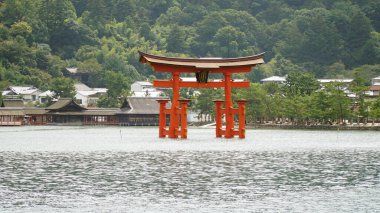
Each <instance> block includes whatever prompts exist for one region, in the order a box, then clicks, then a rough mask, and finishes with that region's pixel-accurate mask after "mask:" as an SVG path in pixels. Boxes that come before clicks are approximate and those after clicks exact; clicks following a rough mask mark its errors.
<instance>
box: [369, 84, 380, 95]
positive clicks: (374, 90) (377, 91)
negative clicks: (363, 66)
mask: <svg viewBox="0 0 380 213" xmlns="http://www.w3.org/2000/svg"><path fill="white" fill-rule="evenodd" d="M366 95H368V96H372V97H377V96H380V85H372V86H370V87H369V89H368V91H367V92H366Z"/></svg>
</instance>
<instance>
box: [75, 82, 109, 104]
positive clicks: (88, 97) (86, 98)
mask: <svg viewBox="0 0 380 213" xmlns="http://www.w3.org/2000/svg"><path fill="white" fill-rule="evenodd" d="M74 87H75V90H76V94H75V99H76V100H77V103H78V104H80V105H81V106H83V107H96V103H97V102H98V100H99V98H100V96H102V95H105V94H106V93H107V88H90V87H88V86H87V85H85V84H83V83H75V84H74Z"/></svg>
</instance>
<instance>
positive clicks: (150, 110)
mask: <svg viewBox="0 0 380 213" xmlns="http://www.w3.org/2000/svg"><path fill="white" fill-rule="evenodd" d="M159 99H163V98H160V97H128V99H127V101H128V105H129V107H130V109H127V110H126V111H125V110H123V109H121V111H120V112H119V113H121V114H124V113H126V114H159V111H160V105H159V104H158V102H157V100H159ZM168 105H169V104H168ZM129 107H128V108H129ZM168 107H169V106H167V108H168Z"/></svg>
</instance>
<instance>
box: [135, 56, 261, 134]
mask: <svg viewBox="0 0 380 213" xmlns="http://www.w3.org/2000/svg"><path fill="white" fill-rule="evenodd" d="M139 53H140V62H141V63H146V64H148V65H150V66H151V67H152V68H153V70H154V71H157V72H170V73H171V74H172V78H171V79H170V80H155V81H154V82H153V85H154V86H155V87H160V88H172V89H173V97H172V106H171V108H170V109H166V107H165V106H166V103H167V102H168V100H159V103H160V130H159V137H161V138H163V137H166V136H168V137H169V138H179V137H180V138H187V118H186V117H187V113H186V111H187V104H188V103H189V100H181V99H180V88H183V87H190V88H224V96H225V100H224V101H215V104H216V137H222V136H224V137H225V138H233V137H234V136H239V138H245V103H246V102H245V101H244V100H241V101H237V102H238V108H234V107H233V101H232V88H247V87H249V86H250V82H249V81H246V80H245V81H241V80H239V81H235V80H233V79H232V74H233V73H246V72H250V71H251V70H252V67H254V66H256V65H258V64H262V63H264V60H263V56H264V54H263V53H262V54H258V55H254V56H248V57H241V58H226V59H223V58H199V59H197V58H172V57H163V56H157V55H151V54H147V53H143V52H139ZM181 73H194V74H195V76H196V81H182V80H181V78H180V74H181ZM209 73H221V74H223V76H224V79H223V80H222V81H209V80H208V74H209ZM210 98H212V97H210ZM223 104H224V105H225V108H223V106H222V105H223ZM167 114H169V115H170V124H169V128H168V129H167V128H166V115H167ZM223 115H225V118H226V124H225V125H226V128H225V129H224V130H223V129H222V116H223ZM235 115H238V118H239V127H238V129H237V130H236V129H235V121H234V117H235ZM180 124H181V125H180Z"/></svg>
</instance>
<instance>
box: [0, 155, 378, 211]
mask: <svg viewBox="0 0 380 213" xmlns="http://www.w3.org/2000/svg"><path fill="white" fill-rule="evenodd" d="M0 156H1V157H0V198H1V199H0V206H1V208H0V210H4V211H7V210H8V211H11V210H12V211H14V210H20V211H21V210H26V211H28V210H36V211H51V210H52V209H61V210H65V211H67V210H83V211H91V210H96V209H98V210H105V211H107V210H108V211H115V210H116V211H117V210H122V209H129V210H130V211H144V210H147V209H148V210H149V209H150V210H152V209H153V210H156V211H173V212H178V211H184V210H187V211H197V210H198V208H201V209H203V210H204V211H207V212H219V211H221V210H225V211H231V210H236V211H239V212H241V211H247V212H249V211H271V210H272V211H277V212H278V211H288V210H290V211H321V212H325V211H328V210H333V211H337V210H342V211H352V210H355V209H356V210H359V211H360V210H363V211H364V210H368V211H371V210H375V209H377V210H379V208H380V198H378V197H380V196H378V193H379V192H380V184H379V183H380V177H379V175H380V152H378V151H354V150H351V151H324V152H312V151H310V152H279V151H274V152H269V151H265V152H240V151H239V152H238V151H212V152H199V151H198V152H196V151H176V152H165V151H160V152H110V151H105V152H87V153H86V152H30V153H20V152H2V153H1V155H0ZM350 199H353V200H350ZM346 201H347V203H343V202H346ZM353 201H357V202H353ZM305 202H308V203H307V205H305V204H306V203H305ZM339 203H340V204H339ZM310 204H312V205H310ZM360 205H361V206H360Z"/></svg>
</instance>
